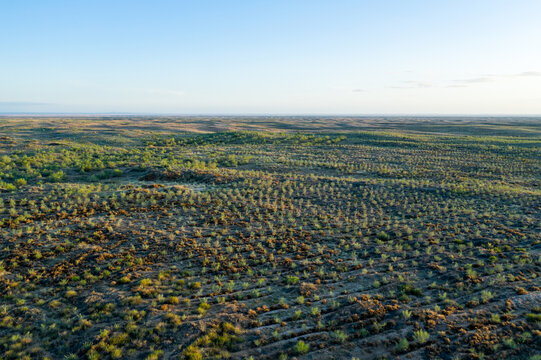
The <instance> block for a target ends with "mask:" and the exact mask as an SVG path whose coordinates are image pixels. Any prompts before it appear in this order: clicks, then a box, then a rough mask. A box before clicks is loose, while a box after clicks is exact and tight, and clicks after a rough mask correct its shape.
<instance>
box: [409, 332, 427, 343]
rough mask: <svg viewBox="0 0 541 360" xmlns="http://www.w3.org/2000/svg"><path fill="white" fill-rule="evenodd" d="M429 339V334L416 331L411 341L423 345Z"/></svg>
mask: <svg viewBox="0 0 541 360" xmlns="http://www.w3.org/2000/svg"><path fill="white" fill-rule="evenodd" d="M429 338H430V334H429V333H428V332H426V331H425V330H417V331H415V332H414V333H413V339H414V340H415V341H417V342H418V343H420V344H424V343H426V342H427V341H428V339H429Z"/></svg>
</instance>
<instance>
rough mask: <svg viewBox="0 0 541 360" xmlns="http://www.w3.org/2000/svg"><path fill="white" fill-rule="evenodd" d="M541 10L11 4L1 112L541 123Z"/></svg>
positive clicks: (521, 6) (111, 0) (391, 1)
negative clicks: (525, 118)
mask: <svg viewBox="0 0 541 360" xmlns="http://www.w3.org/2000/svg"><path fill="white" fill-rule="evenodd" d="M540 17H541V1H539V0H513V1H511V0H475V1H473V0H453V1H448V0H424V1H421V0H407V1H406V0H378V1H375V0H370V1H364V0H356V1H354V0H326V1H319V0H244V1H238V0H228V1H223V0H216V1H210V0H209V1H206V0H200V1H196V0H191V1H164V0H152V1H151V0H147V1H140V0H129V1H124V0H92V1H90V0H89V1H73V0H69V1H68V0H66V1H55V0H18V1H8V0H0V20H1V21H0V113H20V112H22V113H134V114H143V113H144V114H248V115H250V114H254V115H256V114H277V115H287V114H305V115H310V114H328V115H335V114H336V115H371V114H389V115H397V114H401V115H404V114H407V115H426V114H438V115H456V114H462V115H480V114H483V115H540V114H541V21H540V20H539V19H540Z"/></svg>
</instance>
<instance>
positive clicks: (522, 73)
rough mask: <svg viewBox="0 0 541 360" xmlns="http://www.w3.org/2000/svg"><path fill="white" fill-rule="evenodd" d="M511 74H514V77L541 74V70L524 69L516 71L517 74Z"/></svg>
mask: <svg viewBox="0 0 541 360" xmlns="http://www.w3.org/2000/svg"><path fill="white" fill-rule="evenodd" d="M512 76H516V77H530V76H541V72H539V71H524V72H521V73H518V74H515V75H512Z"/></svg>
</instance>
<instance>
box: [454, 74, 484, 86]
mask: <svg viewBox="0 0 541 360" xmlns="http://www.w3.org/2000/svg"><path fill="white" fill-rule="evenodd" d="M453 81H454V82H457V83H462V84H481V83H487V82H491V81H494V79H493V77H492V76H491V77H489V76H483V77H476V78H471V79H460V80H453Z"/></svg>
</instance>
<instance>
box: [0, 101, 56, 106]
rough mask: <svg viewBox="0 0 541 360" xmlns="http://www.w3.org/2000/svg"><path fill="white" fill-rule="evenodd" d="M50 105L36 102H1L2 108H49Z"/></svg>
mask: <svg viewBox="0 0 541 360" xmlns="http://www.w3.org/2000/svg"><path fill="white" fill-rule="evenodd" d="M48 105H52V104H50V103H44V102H36V101H0V106H48Z"/></svg>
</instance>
